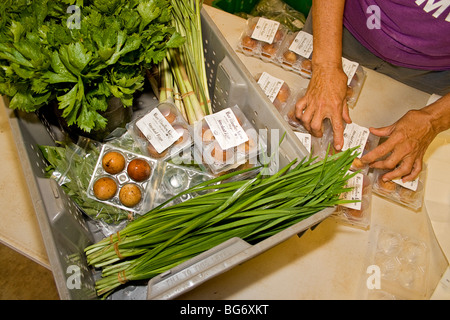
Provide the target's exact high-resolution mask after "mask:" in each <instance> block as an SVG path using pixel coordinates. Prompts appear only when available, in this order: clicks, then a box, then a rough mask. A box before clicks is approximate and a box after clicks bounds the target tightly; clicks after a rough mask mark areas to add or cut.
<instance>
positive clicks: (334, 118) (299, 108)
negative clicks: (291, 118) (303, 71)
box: [295, 65, 352, 151]
mask: <svg viewBox="0 0 450 320" xmlns="http://www.w3.org/2000/svg"><path fill="white" fill-rule="evenodd" d="M346 95H347V76H346V75H345V73H344V71H343V70H342V67H341V66H334V65H331V66H323V65H313V73H312V77H311V80H310V82H309V85H308V89H307V91H306V94H305V96H303V97H302V98H301V99H299V100H298V101H297V103H296V106H295V107H296V113H295V116H296V117H297V119H299V120H300V122H301V123H302V125H303V126H304V127H305V129H306V130H308V131H309V132H310V133H311V134H312V135H314V136H316V137H321V136H322V134H323V120H324V119H325V118H328V119H330V121H331V126H332V129H333V137H334V148H335V149H336V150H338V151H339V150H341V148H342V146H343V145H344V128H345V125H344V121H345V122H346V123H351V122H352V121H351V119H350V115H349V111H348V106H347V99H346ZM343 120H344V121H343Z"/></svg>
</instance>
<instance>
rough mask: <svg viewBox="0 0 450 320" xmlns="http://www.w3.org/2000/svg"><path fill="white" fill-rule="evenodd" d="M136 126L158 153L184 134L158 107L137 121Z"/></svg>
mask: <svg viewBox="0 0 450 320" xmlns="http://www.w3.org/2000/svg"><path fill="white" fill-rule="evenodd" d="M136 126H137V127H138V128H139V130H141V132H142V133H143V134H144V135H145V137H146V138H147V139H148V141H149V142H150V143H151V144H152V145H153V147H155V149H156V151H157V152H158V153H162V152H163V151H164V150H166V149H167V148H168V147H170V146H171V145H172V144H174V142H175V141H177V140H178V139H179V138H180V137H181V135H182V134H181V133H180V132H178V131H176V130H175V129H174V128H173V127H172V125H171V124H170V123H169V121H167V119H166V118H165V117H164V116H163V114H162V113H161V111H159V110H158V108H155V109H153V110H152V111H151V112H149V113H148V114H147V115H145V116H144V117H142V118H141V119H140V120H138V121H136Z"/></svg>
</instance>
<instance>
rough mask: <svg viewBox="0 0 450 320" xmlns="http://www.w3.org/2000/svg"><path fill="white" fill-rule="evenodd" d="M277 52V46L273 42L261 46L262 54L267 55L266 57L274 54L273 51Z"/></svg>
mask: <svg viewBox="0 0 450 320" xmlns="http://www.w3.org/2000/svg"><path fill="white" fill-rule="evenodd" d="M276 52H277V47H276V46H275V44H273V43H272V44H268V43H266V44H264V45H263V46H262V53H261V54H262V55H263V56H265V57H267V58H271V57H273V56H274V55H275V53H276Z"/></svg>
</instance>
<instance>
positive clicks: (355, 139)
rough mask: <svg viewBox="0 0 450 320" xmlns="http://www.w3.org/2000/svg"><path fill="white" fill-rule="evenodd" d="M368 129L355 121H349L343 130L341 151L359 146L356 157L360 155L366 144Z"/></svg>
mask: <svg viewBox="0 0 450 320" xmlns="http://www.w3.org/2000/svg"><path fill="white" fill-rule="evenodd" d="M369 134H370V131H369V129H367V128H364V127H361V126H359V125H357V124H355V123H349V124H347V125H346V127H345V130H344V146H343V147H342V151H345V150H347V149H350V148H354V147H357V146H359V148H358V150H356V152H358V153H359V154H358V158H360V157H361V155H362V152H363V151H364V147H365V146H366V143H367V139H368V138H369Z"/></svg>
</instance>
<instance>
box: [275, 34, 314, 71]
mask: <svg viewBox="0 0 450 320" xmlns="http://www.w3.org/2000/svg"><path fill="white" fill-rule="evenodd" d="M312 50H313V37H312V35H311V34H309V33H307V32H305V31H298V32H289V33H288V34H286V36H285V37H284V41H283V43H282V45H281V46H280V48H279V50H278V52H277V56H276V61H277V63H278V64H279V65H280V66H281V67H282V68H283V69H286V70H289V71H293V72H295V73H298V74H300V75H301V76H302V77H304V78H310V77H311V73H312V63H311V55H312Z"/></svg>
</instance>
